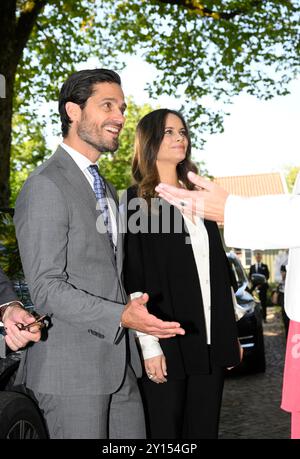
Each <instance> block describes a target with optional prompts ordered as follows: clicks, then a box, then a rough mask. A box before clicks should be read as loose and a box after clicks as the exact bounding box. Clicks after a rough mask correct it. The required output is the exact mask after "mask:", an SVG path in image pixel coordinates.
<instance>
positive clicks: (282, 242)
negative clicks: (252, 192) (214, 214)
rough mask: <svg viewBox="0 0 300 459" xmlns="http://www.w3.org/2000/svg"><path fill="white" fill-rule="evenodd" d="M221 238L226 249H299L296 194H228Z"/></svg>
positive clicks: (299, 211)
mask: <svg viewBox="0 0 300 459" xmlns="http://www.w3.org/2000/svg"><path fill="white" fill-rule="evenodd" d="M224 238H225V243H226V245H227V246H228V247H240V248H249V249H283V248H292V247H300V195H289V194H287V195H284V194H282V195H270V196H259V197H253V198H242V197H240V196H232V195H230V196H229V197H228V198H227V201H226V205H225V213H224Z"/></svg>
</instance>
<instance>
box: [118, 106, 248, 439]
mask: <svg viewBox="0 0 300 459" xmlns="http://www.w3.org/2000/svg"><path fill="white" fill-rule="evenodd" d="M190 155H191V141H190V136H189V132H188V127H187V125H186V122H185V120H184V119H183V117H182V115H181V114H180V113H178V112H175V111H173V110H167V109H159V110H155V111H153V112H152V113H149V114H148V115H146V116H145V117H144V118H142V120H141V121H140V122H139V124H138V127H137V134H136V142H135V155H134V160H133V167H132V172H133V177H134V179H135V185H134V186H132V187H131V188H129V189H128V190H127V193H126V195H125V198H127V201H126V199H125V203H126V205H127V207H126V208H127V224H128V228H127V233H126V235H125V264H124V279H125V285H126V289H127V292H128V294H131V295H133V296H139V295H140V294H141V293H142V292H147V293H148V294H149V298H150V299H149V302H148V303H147V307H148V310H149V311H150V312H151V313H153V314H155V315H156V316H157V317H159V318H161V319H164V320H171V321H174V320H175V321H178V322H180V324H181V327H183V328H184V329H185V332H186V333H185V335H184V336H174V337H172V338H168V339H163V340H158V338H155V337H152V336H150V335H142V334H138V338H139V341H140V345H141V346H140V347H141V353H142V357H143V359H144V366H145V374H144V376H143V378H142V380H141V391H142V396H143V399H144V407H145V414H146V422H147V427H148V435H149V437H150V438H168V439H180V438H194V439H201V438H217V435H218V422H219V414H220V406H221V399H222V391H223V378H224V377H223V370H224V367H232V366H235V365H237V364H238V363H239V361H240V353H239V345H238V339H237V329H236V323H235V317H234V309H233V304H232V291H231V286H230V278H229V271H228V265H227V258H226V255H225V253H224V250H223V247H222V243H221V239H220V235H219V231H218V227H217V225H216V224H215V223H213V222H209V221H203V220H201V219H199V218H198V217H196V218H195V219H194V220H191V219H190V218H187V217H186V216H185V215H184V206H183V207H182V211H183V212H180V211H179V210H178V209H176V208H175V207H174V206H172V205H169V204H168V203H167V202H166V201H164V200H161V199H159V198H158V197H157V193H156V192H155V187H156V186H157V185H158V183H160V182H164V183H169V184H172V185H175V186H178V187H182V186H183V187H187V188H189V189H192V187H193V185H192V184H191V183H190V182H189V181H188V179H187V172H188V171H189V170H192V171H196V167H195V165H194V164H193V163H192V162H191V160H190ZM183 204H184V203H183Z"/></svg>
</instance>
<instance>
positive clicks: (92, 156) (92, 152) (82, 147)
mask: <svg viewBox="0 0 300 459" xmlns="http://www.w3.org/2000/svg"><path fill="white" fill-rule="evenodd" d="M63 142H64V143H65V144H66V145H68V146H69V147H71V148H73V149H74V150H76V151H77V152H78V153H80V154H81V155H83V156H85V157H86V158H88V159H89V160H90V161H91V162H92V163H96V162H97V161H98V159H99V158H100V155H101V153H100V152H99V151H98V150H96V149H95V148H93V147H92V146H91V145H88V144H87V143H85V142H83V141H82V140H81V139H76V140H75V139H71V138H69V137H65V138H64V139H63Z"/></svg>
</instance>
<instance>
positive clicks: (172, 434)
mask: <svg viewBox="0 0 300 459" xmlns="http://www.w3.org/2000/svg"><path fill="white" fill-rule="evenodd" d="M223 385H224V370H223V368H220V367H215V368H213V369H212V371H211V374H206V375H191V376H187V377H186V378H185V379H177V380H175V379H173V380H168V381H167V382H166V383H163V384H156V383H154V382H152V381H150V380H149V379H148V378H146V377H144V378H142V379H141V380H140V386H141V392H142V398H143V402H144V409H145V416H146V427H147V436H148V438H154V439H162V438H165V439H204V438H217V437H218V427H219V418H220V409H221V402H222V393H223Z"/></svg>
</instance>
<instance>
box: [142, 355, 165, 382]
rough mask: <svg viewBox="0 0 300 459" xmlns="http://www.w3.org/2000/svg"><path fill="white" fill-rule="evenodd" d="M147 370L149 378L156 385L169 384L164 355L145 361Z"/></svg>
mask: <svg viewBox="0 0 300 459" xmlns="http://www.w3.org/2000/svg"><path fill="white" fill-rule="evenodd" d="M144 363H145V370H146V373H147V376H148V378H149V379H150V380H151V381H152V382H154V383H156V384H162V383H165V382H167V379H166V359H165V356H164V355H158V356H156V357H152V358H150V359H146V360H145V362H144Z"/></svg>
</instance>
